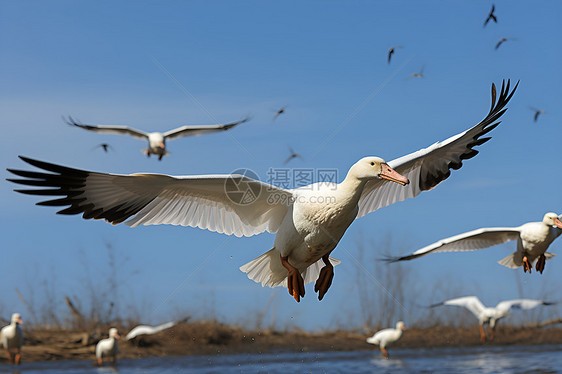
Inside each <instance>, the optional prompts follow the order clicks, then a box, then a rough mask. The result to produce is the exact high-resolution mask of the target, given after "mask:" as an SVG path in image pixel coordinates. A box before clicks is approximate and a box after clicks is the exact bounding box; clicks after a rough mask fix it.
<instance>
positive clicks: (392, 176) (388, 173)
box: [379, 164, 410, 186]
mask: <svg viewBox="0 0 562 374" xmlns="http://www.w3.org/2000/svg"><path fill="white" fill-rule="evenodd" d="M381 167H382V171H381V173H380V174H379V176H380V177H381V178H383V179H387V180H389V181H391V182H396V183H399V184H401V185H402V186H405V185H407V184H408V183H410V181H409V180H408V178H406V177H404V176H403V175H400V174H399V173H398V172H396V171H395V170H394V169H393V168H391V167H390V166H388V164H381Z"/></svg>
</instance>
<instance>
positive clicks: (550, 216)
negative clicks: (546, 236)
mask: <svg viewBox="0 0 562 374" xmlns="http://www.w3.org/2000/svg"><path fill="white" fill-rule="evenodd" d="M542 222H543V223H544V224H545V225H548V226H556V227H559V228H561V229H562V221H561V220H560V217H559V216H558V215H557V214H556V213H552V212H550V213H546V214H545V215H544V218H543V219H542Z"/></svg>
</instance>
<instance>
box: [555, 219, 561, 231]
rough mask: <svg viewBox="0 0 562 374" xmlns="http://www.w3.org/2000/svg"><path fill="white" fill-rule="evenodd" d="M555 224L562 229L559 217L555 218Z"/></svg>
mask: <svg viewBox="0 0 562 374" xmlns="http://www.w3.org/2000/svg"><path fill="white" fill-rule="evenodd" d="M554 224H555V225H556V226H557V227H560V228H561V229H562V222H561V221H560V220H559V219H558V218H556V219H555V220H554Z"/></svg>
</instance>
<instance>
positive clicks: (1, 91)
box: [0, 1, 562, 329]
mask: <svg viewBox="0 0 562 374" xmlns="http://www.w3.org/2000/svg"><path fill="white" fill-rule="evenodd" d="M495 4H496V15H497V17H498V23H497V24H494V23H490V24H489V25H488V26H487V27H486V28H483V27H482V25H483V21H484V19H485V18H486V16H487V14H488V12H489V10H490V8H491V5H492V3H491V2H489V1H454V2H452V1H450V2H448V1H409V2H408V1H392V2H382V1H356V2H342V1H323V2H316V1H314V2H307V3H305V4H302V3H300V2H293V1H289V2H271V1H266V2H263V1H245V2H231V1H213V2H209V1H190V2H180V1H167V2H160V1H143V2H120V1H106V2H104V1H101V2H100V1H98V2H91V1H90V2H87V1H81V2H75V1H50V2H43V1H25V2H21V1H3V2H1V3H0V50H1V54H0V80H1V85H0V105H1V108H0V129H1V130H2V146H1V147H0V161H1V165H0V166H1V167H2V168H1V169H2V171H0V176H1V177H2V181H0V204H1V207H2V209H1V210H0V227H1V236H2V244H1V246H2V249H1V251H2V261H1V262H0V284H2V286H3V287H2V288H0V312H1V314H2V315H3V316H8V315H9V314H10V313H11V312H12V311H14V310H19V311H22V313H25V308H24V306H23V304H21V302H20V301H19V300H18V298H17V296H16V294H15V292H14V287H18V288H19V289H20V291H21V292H22V293H23V294H24V296H26V297H28V298H33V299H34V300H36V301H35V302H36V303H37V304H39V303H40V302H41V300H44V299H46V298H48V297H49V296H48V295H46V294H45V293H46V290H47V289H51V290H53V291H54V292H55V297H56V298H57V299H56V300H57V302H62V297H63V296H64V295H70V296H75V297H77V298H81V299H83V303H85V302H86V299H87V296H84V295H82V296H80V295H81V293H83V292H84V291H85V288H86V284H87V282H86V281H85V280H86V279H93V280H94V283H95V284H98V283H99V287H100V288H99V289H100V290H102V289H107V280H106V279H107V277H108V274H109V273H110V268H109V267H108V264H107V263H108V254H107V253H108V252H107V249H106V247H105V245H106V243H111V245H112V247H113V248H114V249H115V250H116V251H117V254H116V256H117V257H116V258H117V260H116V263H117V265H118V267H119V274H118V277H119V279H120V280H121V282H122V283H121V286H120V287H119V289H118V294H119V297H120V298H121V301H120V304H119V305H120V310H121V312H122V313H123V315H125V316H126V315H127V314H129V313H133V312H134V311H137V312H139V311H140V312H141V313H140V315H141V317H142V318H143V319H144V320H145V321H147V322H150V321H153V322H155V321H156V322H157V321H160V320H163V319H167V318H170V317H171V316H173V315H177V314H181V313H183V312H185V311H187V312H189V313H192V314H194V315H196V316H199V317H204V316H209V315H214V316H216V317H218V318H220V319H221V320H227V321H234V322H237V321H244V320H248V319H250V320H251V319H252V318H253V316H255V315H256V313H258V312H260V311H262V310H264V308H265V307H266V305H267V302H268V300H269V299H270V295H272V293H273V295H274V300H275V303H274V304H275V310H276V318H277V321H278V323H280V324H281V325H283V326H291V325H296V326H300V327H303V328H307V329H318V328H330V327H332V326H334V325H335V324H337V323H339V322H341V321H349V320H351V319H353V318H355V317H357V316H358V301H357V297H358V296H357V293H356V283H355V273H356V272H360V271H363V270H361V269H360V268H358V267H357V265H356V263H355V262H354V261H353V258H352V257H357V245H358V243H359V242H360V241H361V240H363V241H364V242H367V241H373V242H374V243H382V242H383V239H384V238H386V237H387V236H388V235H391V236H392V238H393V243H394V244H395V245H394V246H393V248H390V249H389V250H390V252H391V254H393V255H398V254H403V253H408V252H410V251H413V250H415V249H418V248H421V247H423V246H425V245H427V244H430V243H432V242H434V241H437V240H439V239H441V238H443V237H447V236H451V235H455V234H458V233H461V232H464V231H468V230H472V229H476V228H479V227H485V226H518V225H520V224H522V223H524V222H528V221H538V220H541V219H542V217H543V215H544V213H546V212H548V211H555V212H557V213H558V214H560V213H562V193H561V186H562V173H561V171H562V168H561V163H560V161H561V156H562V155H561V146H560V144H561V140H562V125H561V124H562V113H561V109H560V103H561V102H562V91H561V90H560V87H561V86H562V73H561V69H560V66H561V62H562V43H561V26H560V25H561V24H562V3H560V2H558V1H532V2H531V1H518V2H512V1H496V2H495ZM502 37H507V38H514V40H510V41H508V42H506V43H504V44H503V45H502V46H501V47H500V48H499V49H498V50H494V46H495V44H496V43H497V42H498V40H499V39H500V38H502ZM393 45H401V46H403V47H404V48H402V49H398V50H397V52H396V54H395V55H394V58H393V61H392V63H391V64H390V65H388V64H387V61H386V56H387V51H388V49H389V48H390V47H391V46H393ZM422 66H424V67H425V69H424V78H423V79H408V80H407V79H406V78H407V77H408V76H409V75H411V74H412V73H414V72H417V71H419V70H420V68H421V67H422ZM162 67H164V68H165V69H166V70H167V71H168V72H169V74H170V75H171V76H172V77H173V79H172V78H171V77H170V76H169V75H168V74H166V73H165V72H164V71H163V69H162ZM504 78H506V79H507V78H511V79H512V82H514V81H517V80H521V84H520V86H519V89H518V91H517V93H516V94H515V96H514V97H513V99H512V101H511V102H510V103H509V110H508V111H507V113H506V114H505V115H504V116H503V118H502V120H503V123H502V124H501V125H500V126H499V127H498V128H496V129H495V130H494V131H493V132H492V136H493V139H492V140H491V141H490V142H488V143H486V144H485V145H483V146H482V147H480V148H479V150H480V151H481V153H480V154H479V155H478V156H477V157H475V158H474V159H471V160H468V161H466V162H465V164H464V166H463V168H462V169H461V170H458V171H456V172H454V173H453V175H452V176H451V177H450V178H449V179H448V180H446V181H445V182H444V183H442V184H440V185H439V186H438V187H437V188H435V189H434V190H432V191H430V192H425V193H423V194H422V195H420V196H419V197H417V198H415V199H410V200H407V201H405V202H401V203H398V204H395V205H392V206H390V207H386V208H384V209H381V210H379V211H377V212H375V213H372V214H370V215H368V216H367V217H364V218H361V219H359V220H357V221H356V222H354V224H353V225H352V226H351V227H350V228H349V230H348V231H347V233H346V235H345V236H344V238H343V239H342V241H341V242H340V244H339V246H338V248H336V250H335V251H334V252H333V256H334V257H337V258H339V259H341V260H342V261H343V263H342V265H341V266H338V267H337V268H336V274H335V279H334V285H333V286H332V288H331V289H330V291H329V292H328V294H327V295H326V297H325V299H324V300H323V301H322V302H319V301H318V300H317V298H316V295H315V294H313V292H312V289H311V288H310V286H309V287H308V288H307V294H306V296H305V298H304V300H303V301H302V302H301V303H300V304H296V303H295V302H294V300H293V299H292V298H290V297H289V295H288V294H287V292H286V290H285V289H279V288H278V289H276V290H271V289H268V288H267V289H266V288H262V287H261V286H260V285H259V284H256V283H254V282H252V281H250V280H249V279H247V278H246V276H245V274H243V273H241V272H240V271H239V270H238V267H239V266H241V265H243V264H245V263H246V262H248V261H250V260H252V259H254V258H255V257H257V256H258V255H260V254H261V253H263V252H265V251H267V250H269V249H270V248H271V246H272V243H273V238H274V236H273V235H271V234H267V233H266V234H262V235H259V236H255V237H251V238H236V237H228V236H225V235H221V234H217V233H213V232H208V231H204V230H200V229H194V228H182V227H174V226H150V227H137V228H134V229H132V228H129V227H128V226H125V225H119V226H112V225H109V224H107V223H105V222H101V221H86V220H83V219H81V218H80V217H79V216H56V215H55V210H54V209H53V208H45V207H36V206H34V205H33V204H34V203H35V202H37V201H38V200H39V199H37V198H36V197H30V196H24V195H20V194H16V193H14V192H12V189H13V188H14V187H15V186H14V185H13V184H11V183H8V182H6V181H5V178H6V177H8V175H7V172H6V171H5V168H7V167H10V168H26V169H29V168H28V167H27V165H24V163H23V162H21V161H19V159H18V158H17V155H26V156H29V157H34V158H38V159H42V160H46V161H51V162H55V163H61V164H64V165H68V166H73V167H78V168H83V169H88V170H94V171H104V172H113V173H126V174H128V173H133V172H158V173H166V174H173V175H186V174H219V173H224V174H228V173H230V172H231V171H233V170H235V169H238V168H241V167H244V168H249V169H251V170H253V171H255V172H256V173H257V174H258V175H259V176H260V177H261V179H262V180H266V179H267V171H268V169H269V168H281V167H283V161H284V159H285V158H286V157H287V156H288V147H289V146H291V147H293V148H294V149H295V150H296V151H298V152H300V153H301V154H302V155H303V157H304V160H298V159H297V160H294V161H292V163H291V164H289V166H292V167H303V168H336V169H337V170H339V173H340V175H339V180H341V179H343V177H344V176H345V173H346V172H347V170H348V168H349V167H350V166H351V165H352V164H353V163H354V162H355V161H357V160H358V159H359V158H361V157H363V156H367V155H377V156H380V157H383V158H385V159H386V160H392V159H394V158H397V157H399V156H402V155H404V154H407V153H410V152H413V151H416V150H418V149H420V148H423V147H427V146H429V145H430V144H432V143H434V142H436V141H439V140H443V139H445V138H447V137H449V136H451V135H454V134H457V133H459V132H461V131H463V130H465V129H467V128H469V127H470V126H472V125H473V124H476V123H477V122H478V121H480V120H481V119H482V118H483V117H484V116H485V115H486V113H487V112H488V110H489V106H490V85H491V83H492V82H495V83H496V85H501V80H502V79H504ZM178 83H179V84H181V86H183V88H184V89H185V90H186V91H188V92H189V93H191V94H192V95H193V97H195V98H196V100H197V101H198V102H199V103H200V104H201V105H199V104H197V103H196V102H195V101H194V100H193V99H192V98H191V97H190V96H189V95H188V94H187V93H186V91H185V90H184V89H182V88H181V87H180V86H179V84H178ZM284 105H287V109H286V113H285V114H283V115H282V116H280V117H279V118H278V119H277V120H276V121H275V122H272V117H273V114H274V113H275V111H276V110H277V109H279V108H280V107H282V106H284ZM529 106H535V107H539V108H543V109H545V110H546V111H547V113H546V114H545V115H543V116H542V117H541V118H540V119H539V122H537V123H534V122H533V112H532V111H531V110H530V109H529ZM62 115H65V116H66V115H72V116H74V117H75V118H77V119H79V120H81V121H83V122H84V123H92V124H129V125H132V126H134V127H137V128H140V129H144V130H158V131H166V130H169V129H171V128H175V127H177V126H179V125H183V124H213V123H216V122H217V121H218V122H230V121H234V120H238V119H240V118H242V117H244V116H246V115H252V116H253V119H252V120H251V121H250V122H248V123H246V124H244V125H241V126H239V127H237V128H235V129H233V130H232V131H230V132H228V133H222V134H213V135H208V136H203V137H198V138H183V139H178V140H174V141H170V142H169V143H168V147H169V150H170V151H171V152H172V154H171V155H170V156H168V157H166V158H165V159H164V160H163V161H161V162H158V161H157V159H155V158H150V159H147V158H146V157H145V156H143V155H142V154H141V153H140V152H139V150H140V149H141V148H144V147H146V144H145V143H143V142H141V141H139V140H136V139H132V138H128V137H119V136H115V135H100V134H94V133H90V132H86V131H82V130H80V129H77V128H71V127H69V126H67V125H65V124H64V122H63V121H62V120H61V116H62ZM101 142H107V143H110V144H111V145H112V146H113V147H114V148H115V151H114V152H110V153H107V154H105V153H103V152H102V151H101V150H100V149H97V150H92V148H93V147H94V146H95V145H97V144H99V143H101ZM361 238H362V239H361ZM561 246H562V241H561V240H560V239H559V240H558V242H555V244H554V245H553V246H552V247H551V249H552V250H553V252H555V253H558V254H559V256H558V257H556V258H554V259H553V260H551V261H549V262H548V263H547V266H546V270H545V273H544V274H543V275H539V274H536V273H535V272H533V274H531V275H528V274H525V275H524V274H523V273H522V270H521V269H520V270H518V271H516V272H514V271H513V270H510V269H507V268H505V267H502V266H500V265H499V264H497V263H496V261H498V260H499V259H501V258H503V257H505V256H507V255H508V254H509V253H511V252H513V250H514V248H515V243H510V244H506V245H502V246H498V247H494V248H491V249H487V250H481V251H478V252H473V253H460V254H437V255H432V256H427V257H425V258H422V259H419V260H416V261H412V262H410V263H408V264H407V265H405V269H406V271H407V272H409V273H410V275H411V276H410V278H409V279H410V283H409V284H407V285H406V287H407V288H414V287H417V288H416V289H417V290H418V291H417V292H415V294H414V293H412V295H410V296H409V297H412V298H415V300H414V301H415V302H416V303H419V304H427V303H430V302H435V301H440V300H430V299H431V297H430V296H431V295H433V297H435V295H434V293H432V292H431V289H433V288H435V287H443V285H444V284H445V285H447V286H450V287H459V289H461V290H462V294H459V295H448V296H463V295H466V294H477V295H478V296H480V297H481V299H482V300H483V301H484V302H485V303H488V304H494V305H495V304H496V303H497V302H498V301H500V300H501V299H505V298H515V297H518V296H519V292H518V290H517V286H516V284H517V282H516V279H517V278H519V279H520V280H521V284H522V285H523V294H524V296H526V297H531V298H532V297H542V296H545V295H546V296H548V297H549V298H550V299H556V300H561V299H562V291H560V285H561V284H562V271H561V270H562V258H561V257H560V251H559V249H560V247H561ZM370 250H371V251H372V256H371V257H372V258H373V259H374V258H375V257H377V256H378V255H380V250H381V248H377V247H376V246H375V247H374V248H372V249H370ZM365 266H366V267H367V268H369V269H370V268H372V264H371V263H369V264H365ZM390 266H392V265H390ZM371 275H372V277H373V278H371V279H378V281H380V282H381V283H382V284H384V283H385V279H384V278H382V276H381V275H380V274H376V273H372V274H371ZM88 277H89V278H88ZM45 281H46V282H47V283H48V284H49V286H48V287H45ZM100 292H101V291H100ZM61 305H62V304H61ZM61 312H65V313H66V310H64V307H62V308H61ZM411 314H412V316H414V315H415V314H416V312H415V311H411ZM412 318H413V317H412Z"/></svg>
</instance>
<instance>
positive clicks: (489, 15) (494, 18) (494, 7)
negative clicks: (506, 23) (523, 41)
mask: <svg viewBox="0 0 562 374" xmlns="http://www.w3.org/2000/svg"><path fill="white" fill-rule="evenodd" d="M494 10H496V6H495V5H494V4H492V10H490V14H488V18H486V21H484V27H486V25H487V24H488V22H490V20H493V21H494V22H495V23H498V19H497V18H496V15H495V14H494Z"/></svg>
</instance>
